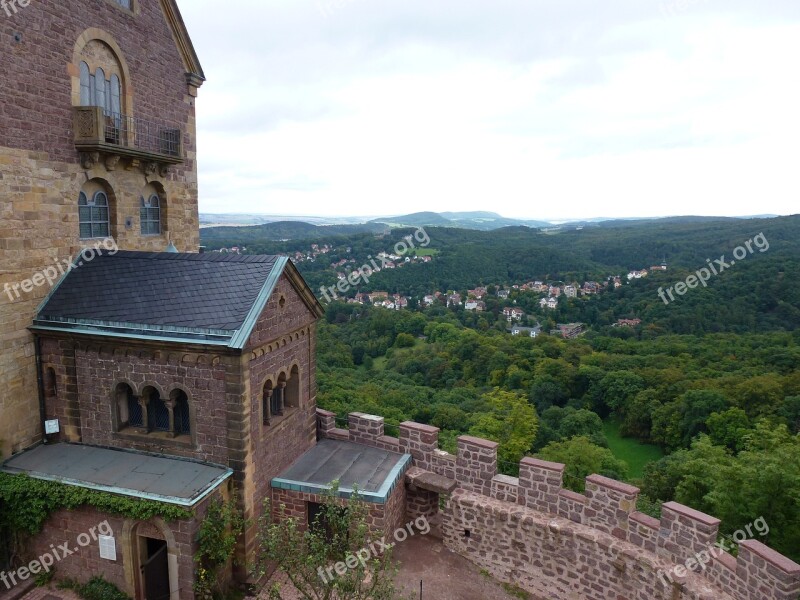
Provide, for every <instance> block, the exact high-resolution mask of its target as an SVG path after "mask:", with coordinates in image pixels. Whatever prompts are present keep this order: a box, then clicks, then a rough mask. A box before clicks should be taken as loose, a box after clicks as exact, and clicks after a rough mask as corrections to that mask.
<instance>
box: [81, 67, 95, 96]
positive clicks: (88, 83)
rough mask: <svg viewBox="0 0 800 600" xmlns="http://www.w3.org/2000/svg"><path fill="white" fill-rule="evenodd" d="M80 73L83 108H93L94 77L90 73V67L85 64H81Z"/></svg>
mask: <svg viewBox="0 0 800 600" xmlns="http://www.w3.org/2000/svg"><path fill="white" fill-rule="evenodd" d="M80 73H81V106H91V105H92V88H93V87H94V86H93V82H92V80H93V77H92V75H91V73H90V72H89V65H87V64H86V63H85V62H81V65H80Z"/></svg>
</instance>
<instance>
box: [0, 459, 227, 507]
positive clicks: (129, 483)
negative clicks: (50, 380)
mask: <svg viewBox="0 0 800 600" xmlns="http://www.w3.org/2000/svg"><path fill="white" fill-rule="evenodd" d="M2 470H3V471H4V472H6V473H11V474H23V473H24V474H26V475H29V476H30V477H33V478H35V479H45V480H48V481H58V482H61V483H65V484H68V485H74V486H76V487H82V488H88V489H92V490H99V491H104V492H112V493H115V494H120V495H123V496H132V497H135V498H143V499H147V500H157V501H159V502H166V503H168V504H177V505H180V506H186V507H191V506H194V505H195V504H197V503H198V502H199V501H200V500H202V499H203V498H204V497H206V496H207V495H208V494H210V493H211V492H212V491H213V490H214V489H216V488H217V487H218V486H219V485H220V484H221V483H222V482H223V481H225V480H226V479H228V477H230V476H231V475H232V474H233V471H232V470H231V469H228V468H226V467H221V466H218V465H212V464H208V463H203V462H199V461H193V460H190V459H185V458H175V457H167V456H162V455H157V454H149V453H146V452H136V451H132V450H115V449H110V448H98V447H95V446H84V445H80V444H49V445H46V446H45V445H40V446H36V447H35V448H33V449H31V450H28V451H26V452H23V453H21V454H17V455H16V456H12V457H11V458H9V459H8V460H7V461H5V462H4V463H3V466H2Z"/></svg>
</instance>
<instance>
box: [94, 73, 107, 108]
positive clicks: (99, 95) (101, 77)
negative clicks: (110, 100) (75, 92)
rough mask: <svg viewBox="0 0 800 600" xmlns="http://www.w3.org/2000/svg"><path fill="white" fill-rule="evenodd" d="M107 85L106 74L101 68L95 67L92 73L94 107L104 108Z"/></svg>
mask: <svg viewBox="0 0 800 600" xmlns="http://www.w3.org/2000/svg"><path fill="white" fill-rule="evenodd" d="M107 87H108V83H107V82H106V72H105V71H103V69H102V68H100V67H97V71H95V72H94V105H95V106H99V107H101V108H104V109H105V108H106V98H107V96H106V89H107Z"/></svg>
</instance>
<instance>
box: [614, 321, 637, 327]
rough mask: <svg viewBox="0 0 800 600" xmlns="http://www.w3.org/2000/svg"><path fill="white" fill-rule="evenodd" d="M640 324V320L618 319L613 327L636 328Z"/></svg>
mask: <svg viewBox="0 0 800 600" xmlns="http://www.w3.org/2000/svg"><path fill="white" fill-rule="evenodd" d="M641 324H642V320H641V319H619V320H618V321H617V322H616V323H614V325H613V327H638V326H639V325H641Z"/></svg>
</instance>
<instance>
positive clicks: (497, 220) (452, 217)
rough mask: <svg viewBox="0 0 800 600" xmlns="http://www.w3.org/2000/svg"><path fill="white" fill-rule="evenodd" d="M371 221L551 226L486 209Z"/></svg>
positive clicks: (490, 228)
mask: <svg viewBox="0 0 800 600" xmlns="http://www.w3.org/2000/svg"><path fill="white" fill-rule="evenodd" d="M371 223H385V224H387V225H390V226H392V227H455V228H459V229H476V230H479V231H493V230H495V229H501V228H503V227H513V226H520V225H521V226H525V227H532V228H540V227H550V226H552V223H548V222H547V221H533V220H525V219H508V218H506V217H503V216H501V215H498V214H497V213H493V212H486V211H472V212H444V213H436V212H419V213H412V214H409V215H401V216H397V217H391V218H380V219H374V220H373V221H371Z"/></svg>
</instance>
